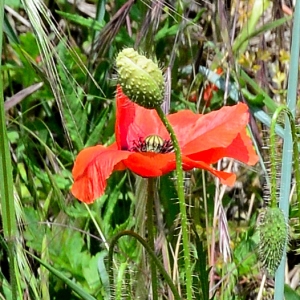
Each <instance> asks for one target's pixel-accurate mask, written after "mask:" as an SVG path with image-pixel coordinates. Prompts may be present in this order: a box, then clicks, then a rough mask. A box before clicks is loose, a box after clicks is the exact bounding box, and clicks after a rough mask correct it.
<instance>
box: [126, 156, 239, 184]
mask: <svg viewBox="0 0 300 300" xmlns="http://www.w3.org/2000/svg"><path fill="white" fill-rule="evenodd" d="M124 164H125V165H126V167H127V168H128V169H130V170H131V171H132V172H134V173H136V174H138V175H140V176H142V177H158V176H162V175H165V174H167V173H170V172H171V171H174V170H175V169H176V160H175V153H167V154H160V153H134V154H132V155H130V157H128V159H126V161H124ZM182 167H183V169H184V170H185V171H189V170H192V169H194V168H200V169H204V170H207V171H209V172H210V173H212V174H213V175H215V176H217V177H218V178H220V180H221V183H223V184H226V185H229V186H232V185H233V184H234V182H235V179H236V176H235V174H233V173H227V172H223V171H218V170H215V169H214V168H212V167H211V166H210V165H209V164H206V163H205V162H202V161H195V160H192V159H190V158H189V157H186V156H183V157H182Z"/></svg>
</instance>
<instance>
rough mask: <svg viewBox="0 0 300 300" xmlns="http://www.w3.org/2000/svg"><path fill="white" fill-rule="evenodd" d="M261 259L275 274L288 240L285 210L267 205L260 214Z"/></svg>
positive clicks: (263, 264)
mask: <svg viewBox="0 0 300 300" xmlns="http://www.w3.org/2000/svg"><path fill="white" fill-rule="evenodd" d="M258 230H259V235H260V244H259V249H258V254H259V260H260V261H261V263H262V266H263V268H264V269H266V271H267V272H268V274H269V275H270V276H274V274H275V272H276V270H277V268H278V266H279V264H280V261H281V258H282V255H283V251H284V249H285V246H286V245H287V241H288V225H287V223H286V221H285V218H284V214H283V211H282V210H281V209H280V208H278V207H276V208H271V207H267V208H265V209H264V211H263V212H261V214H260V216H259V224H258Z"/></svg>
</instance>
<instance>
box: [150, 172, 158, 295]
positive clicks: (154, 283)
mask: <svg viewBox="0 0 300 300" xmlns="http://www.w3.org/2000/svg"><path fill="white" fill-rule="evenodd" d="M154 185H155V178H148V193H147V194H148V195H147V196H148V200H147V229H148V244H149V246H150V248H151V250H152V251H153V252H154V230H153V229H154V223H153V203H154V201H153V200H154ZM150 269H151V284H152V299H153V300H157V299H158V294H157V273H156V265H155V263H154V261H153V260H152V259H150Z"/></svg>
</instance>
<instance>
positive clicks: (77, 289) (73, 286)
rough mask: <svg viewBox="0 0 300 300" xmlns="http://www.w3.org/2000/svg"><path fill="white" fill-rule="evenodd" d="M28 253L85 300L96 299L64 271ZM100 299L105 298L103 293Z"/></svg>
mask: <svg viewBox="0 0 300 300" xmlns="http://www.w3.org/2000/svg"><path fill="white" fill-rule="evenodd" d="M27 253H28V255H30V256H32V257H33V258H34V259H35V260H36V261H38V262H39V263H40V264H41V265H43V266H44V267H45V268H46V269H48V270H49V271H50V272H51V273H52V274H53V275H55V276H57V277H58V278H59V279H61V280H62V281H64V282H65V284H66V285H68V286H69V287H70V288H71V289H72V290H73V291H74V292H75V293H77V294H78V295H79V296H80V297H82V299H84V300H96V298H94V297H92V296H91V295H89V294H88V293H86V292H85V291H84V290H83V289H82V288H81V287H80V286H78V285H77V284H76V283H74V282H73V281H72V280H70V279H69V278H67V277H66V276H65V275H64V274H63V273H61V272H59V271H58V270H57V269H55V268H53V267H52V266H50V265H49V264H47V263H45V262H44V261H42V260H41V259H39V258H38V257H36V256H35V255H33V254H32V253H30V252H27ZM98 296H99V299H100V300H101V299H103V298H102V297H101V295H98Z"/></svg>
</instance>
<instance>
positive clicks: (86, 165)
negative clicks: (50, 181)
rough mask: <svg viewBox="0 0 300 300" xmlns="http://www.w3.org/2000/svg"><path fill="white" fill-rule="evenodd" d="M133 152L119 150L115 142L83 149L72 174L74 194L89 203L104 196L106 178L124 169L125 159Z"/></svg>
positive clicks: (72, 190)
mask: <svg viewBox="0 0 300 300" xmlns="http://www.w3.org/2000/svg"><path fill="white" fill-rule="evenodd" d="M130 154H131V153H130V152H128V151H120V150H117V149H116V147H115V144H113V145H111V146H110V147H104V146H101V145H99V146H95V147H89V148H86V149H83V150H82V151H81V152H80V153H79V154H78V156H77V158H76V161H75V164H74V167H73V170H72V174H73V178H74V184H73V186H72V189H71V192H72V194H73V195H74V196H75V197H76V198H77V199H79V200H81V201H83V202H85V203H87V204H89V203H92V202H94V201H95V199H97V198H98V197H100V196H102V195H103V193H104V190H105V188H106V185H107V183H106V180H107V179H108V178H109V176H110V175H111V173H112V172H113V171H115V170H124V169H125V168H126V167H125V165H124V164H123V160H124V159H126V158H128V156H129V155H130Z"/></svg>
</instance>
